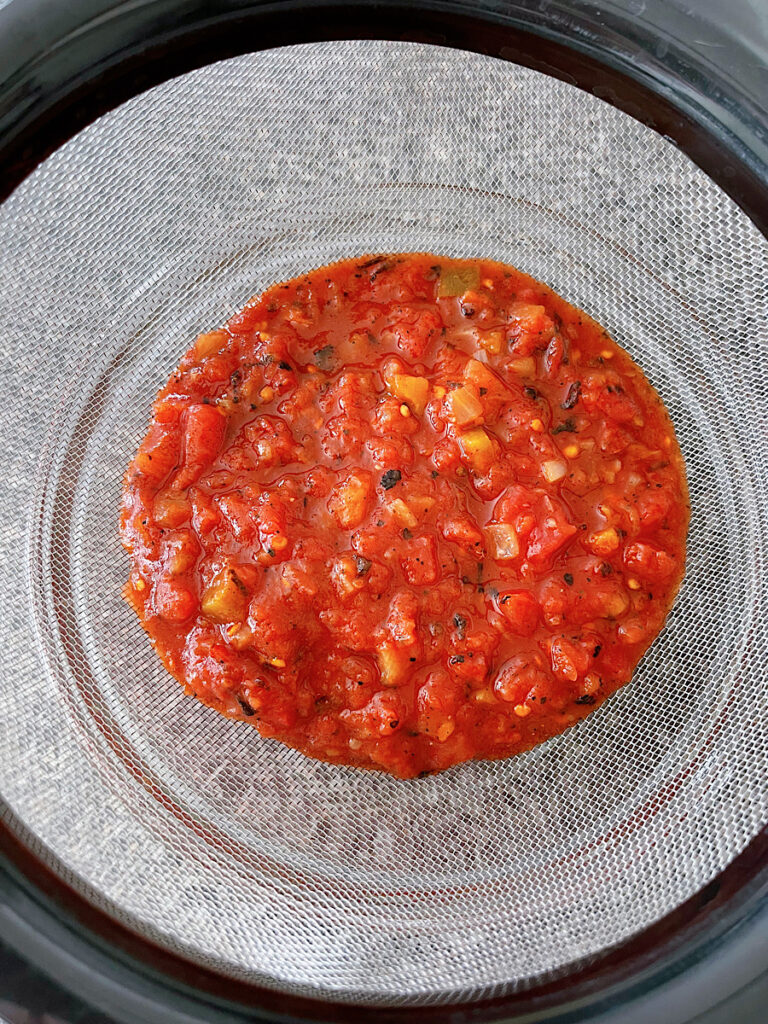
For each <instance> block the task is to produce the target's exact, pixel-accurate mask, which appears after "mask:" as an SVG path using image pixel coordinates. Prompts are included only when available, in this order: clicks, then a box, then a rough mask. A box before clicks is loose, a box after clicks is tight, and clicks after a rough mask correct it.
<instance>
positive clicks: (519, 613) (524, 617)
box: [498, 590, 540, 636]
mask: <svg viewBox="0 0 768 1024" xmlns="http://www.w3.org/2000/svg"><path fill="white" fill-rule="evenodd" d="M498 605H499V610H500V611H501V613H502V615H503V616H504V618H505V619H506V620H507V622H508V623H509V625H510V628H511V629H512V630H513V632H515V633H518V634H519V635H520V636H533V634H534V633H535V632H536V627H537V626H538V624H539V616H540V608H539V603H538V601H537V600H536V598H535V597H534V596H533V594H531V593H530V591H527V590H508V591H505V592H504V593H501V594H499V597H498Z"/></svg>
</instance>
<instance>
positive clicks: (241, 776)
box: [0, 42, 768, 1004]
mask: <svg viewBox="0 0 768 1024" xmlns="http://www.w3.org/2000/svg"><path fill="white" fill-rule="evenodd" d="M422 249H426V250H430V251H434V252H437V253H442V254H447V255H458V256H466V257H471V256H485V257H489V258H493V259H499V260H502V261H504V262H508V263H512V264H514V265H516V266H518V267H519V268H520V269H522V270H524V271H526V272H528V273H531V274H533V275H534V276H535V277H537V278H540V279H542V280H544V281H546V282H547V283H548V284H550V285H552V286H553V287H554V288H555V289H556V290H557V291H558V292H559V293H561V294H562V295H563V296H564V297H565V298H566V299H568V300H569V301H571V302H573V303H575V304H576V305H578V306H581V307H583V308H584V309H586V310H587V311H588V312H590V313H591V314H592V315H593V316H595V317H596V318H597V319H598V320H599V321H600V322H601V323H602V324H604V325H605V326H606V327H607V328H608V329H609V331H610V332H611V333H612V334H613V335H614V336H615V338H616V339H617V341H619V343H621V344H623V345H625V346H626V347H627V348H628V349H629V351H630V353H631V354H632V355H633V356H634V357H635V358H636V359H637V360H638V362H639V363H640V364H641V366H642V367H643V368H644V369H645V371H646V373H647V374H648V376H649V378H650V379H651V381H652V383H653V384H654V385H655V386H656V387H657V388H658V390H659V391H660V393H661V395H662V397H663V398H664V400H665V401H666V402H667V404H668V406H669V408H670V411H671V413H672V416H673V419H674V422H675V425H676V429H677V431H678V435H679V438H680V442H681V445H682V448H683V452H684V455H685V457H686V461H687V466H688V472H689V482H690V487H691V496H692V503H693V514H692V525H691V534H690V540H689V565H688V574H687V579H686V582H685V584H684V587H683V590H682V593H681V596H680V598H679V600H678V603H677V606H676V608H675V610H674V612H673V614H672V616H671V618H670V621H669V624H668V627H667V629H666V630H665V632H664V634H663V635H662V637H661V638H660V640H659V641H658V642H657V643H656V645H655V646H654V648H653V650H652V652H651V653H650V655H649V656H648V657H647V658H646V659H645V661H644V663H643V665H642V666H641V669H640V670H639V672H638V675H637V677H636V679H635V681H634V682H633V683H632V684H631V685H630V686H628V687H626V688H625V689H624V690H623V691H622V692H620V693H619V694H618V695H617V696H615V697H614V698H612V699H611V700H609V701H608V702H607V704H606V705H605V706H604V707H602V708H601V709H600V710H599V711H597V712H596V713H595V714H593V715H592V716H590V717H589V718H588V719H587V720H586V721H585V722H584V723H583V724H581V725H579V726H578V727H576V728H575V729H572V730H571V731H569V732H567V733H565V734H564V735H562V736H559V737H557V738H555V739H554V740H551V741H550V742H548V743H547V744H545V745H544V746H542V747H540V748H539V749H536V750H533V751H531V752H530V753H528V754H525V755H523V756H520V757H518V758H515V759H512V760H509V761H506V762H500V763H493V764H490V763H489V764H470V765H465V766H462V767H459V768H457V769H453V770H451V771H450V772H447V773H445V774H443V775H439V776H437V777H434V778H428V779H424V780H421V781H415V782H401V781H397V780H395V779H392V778H388V777H386V776H384V775H381V774H372V773H362V772H358V771H354V770H350V769H344V768H335V767H328V766H325V765H322V764H318V763H316V762H313V761H310V760H307V759H306V758H304V757H303V756H301V755H300V754H298V753H296V752H294V751H290V750H287V749H286V748H284V747H282V746H280V745H279V744H277V743H275V742H273V741H265V740H263V739H261V738H260V737H259V735H258V734H257V732H256V731H255V730H254V729H252V728H249V727H246V726H244V725H242V724H238V723H233V722H228V721H226V720H224V719H222V718H220V717H219V716H218V715H216V714H215V713H214V712H211V711H209V710H207V709H206V708H204V707H202V706H201V705H199V704H197V703H196V702H195V701H194V700H192V699H191V698H185V697H184V696H183V695H182V692H181V689H180V687H179V686H178V684H177V683H175V682H174V681H173V680H171V679H170V678H169V677H167V676H166V675H165V673H164V672H163V670H162V669H161V667H160V665H159V662H158V660H157V658H156V657H155V655H154V654H153V652H152V651H151V649H150V647H149V644H148V643H147V641H146V639H145V637H144V635H143V634H142V632H141V631H140V628H139V626H138V624H137V622H136V621H135V617H134V616H133V614H132V613H131V612H130V611H129V609H128V608H127V607H126V606H124V605H123V603H122V601H121V600H120V597H119V591H120V587H121V585H122V583H123V581H124V579H125V576H126V565H127V560H126V558H125V556H124V554H123V552H122V550H121V548H120V545H119V542H118V535H117V505H118V500H119V493H120V484H121V475H122V472H123V470H124V468H125V466H126V464H127V462H128V459H129V457H130V455H131V454H132V453H133V452H134V450H135V448H136V445H137V443H138V441H139V439H140V437H141V436H142V435H143V431H144V428H145V425H146V422H147V419H148V413H149V406H150V403H151V400H152V397H153V394H154V392H155V391H156V389H157V388H158V387H159V386H160V385H161V384H162V383H163V382H164V380H165V379H166V377H167V375H168V373H169V372H170V370H171V369H172V368H173V367H174V366H175V365H176V363H177V362H178V360H179V357H180V354H181V353H182V351H183V350H184V349H185V348H186V347H187V346H188V344H189V343H190V341H191V339H192V338H193V337H194V336H195V334H196V333H197V332H198V331H200V330H204V329H208V328H211V327H212V326H214V325H216V324H219V323H221V322H222V321H223V320H224V319H226V318H227V317H228V316H229V315H230V314H231V313H232V312H233V311H234V310H235V309H237V308H239V307H240V306H241V305H242V304H243V303H244V302H245V300H246V299H247V298H248V297H249V296H250V295H252V294H254V293H256V292H258V291H261V290H262V289H263V288H264V287H266V286H267V285H269V284H270V283H271V282H273V281H274V280H276V279H280V278H285V277H290V276H293V275H295V274H297V273H300V272H301V271H302V270H305V269H307V268H310V267H312V266H316V265H319V264H323V263H327V262H330V261H332V260H334V259H338V258H341V257H346V256H351V255H357V254H363V253H368V252H376V251H385V250H422ZM767 251H768V249H767V247H766V243H765V241H764V239H762V237H761V236H760V235H759V234H758V232H757V231H756V229H755V228H754V227H753V226H752V225H751V224H750V222H749V221H748V220H747V218H746V217H745V216H744V215H743V214H741V213H740V211H739V210H738V209H737V208H736V207H735V206H734V205H733V203H731V202H730V201H729V200H728V199H727V198H726V197H725V196H724V195H723V194H722V193H721V192H720V191H719V190H718V189H717V188H716V187H715V186H714V185H713V184H712V183H711V182H710V181H709V179H708V178H707V177H706V176H705V175H704V174H702V173H701V172H700V171H698V170H697V169H696V168H695V167H693V166H692V165H691V164H690V162H689V161H688V160H687V159H686V158H685V157H683V156H682V155H681V154H680V153H678V152H677V150H676V149H675V148H674V147H673V146H672V145H670V144H669V143H667V142H665V141H664V140H662V139H660V138H659V137H657V136H656V135H654V134H653V132H651V131H650V130H649V129H647V128H644V127H643V126H641V125H639V124H637V123H636V122H634V121H633V120H631V119H630V118H628V117H627V116H625V115H623V114H621V113H619V112H617V111H616V110H614V109H613V108H611V107H609V106H607V105H606V104H604V103H602V102H601V101H600V100H598V99H595V98H594V97H591V96H589V95H587V94H585V93H582V92H580V91H578V90H577V89H575V88H573V87H571V86H568V85H565V84H562V83H558V82H555V81H553V80H551V79H549V78H547V77H545V76H543V75H541V74H538V73H535V72H532V71H528V70H524V69H521V68H518V67H515V66H513V65H508V64H505V63H503V62H499V61H494V60H492V59H490V58H485V57H480V56H472V55H467V54H461V53H459V52H455V51H450V50H445V49H440V48H433V47H427V46H422V45H418V44H394V43H378V42H377V43H370V42H366V43H360V42H355V43H344V44H323V45H317V46H315V45H313V46H300V47H294V48H289V49H286V50H282V51H271V52H265V53H263V54H260V55H256V56H247V57H243V58H239V59H236V60H232V61H227V62H224V63H222V64H217V65H213V66H210V67H208V68H205V69H203V70H201V71H198V72H195V73H193V74H190V75H187V76H184V77H183V78H180V79H176V80H175V81H172V82H169V83H167V84H165V85H163V86H161V87H159V88H157V89H153V90H151V91H150V92H149V93H147V94H145V95H143V96H140V97H138V98H137V99H135V100H133V101H131V102H130V103H127V104H125V105H124V106H122V107H121V108H119V109H118V110H117V111H115V112H113V113H111V114H109V115H107V116H105V117H104V118H102V119H101V120H100V121H99V122H97V123H96V124H95V125H93V126H91V127H90V128H88V129H87V130H85V131H84V132H82V133H81V134H80V135H79V136H77V137H76V138H75V139H74V140H72V141H71V142H70V143H68V144H67V145H66V146H64V147H63V148H62V149H61V150H60V151H58V152H57V153H56V154H55V155H54V156H53V157H51V158H50V159H49V160H47V161H46V162H45V164H44V165H43V166H42V167H41V168H40V169H39V170H38V171H37V172H36V173H35V174H34V175H33V176H32V177H31V178H30V179H29V180H28V181H27V182H26V183H25V184H24V185H23V186H22V187H21V188H20V189H19V190H18V191H17V192H16V193H15V195H14V196H12V197H11V199H10V200H8V201H7V202H6V203H5V204H4V205H3V206H2V207H0V281H2V288H1V289H0V343H1V345H2V347H1V349H0V359H1V360H2V364H1V365H2V372H3V379H4V381H5V383H6V392H5V401H4V406H5V413H4V416H3V421H2V422H3V426H2V438H3V447H4V454H5V459H4V471H3V473H2V475H0V502H2V506H1V507H2V510H3V517H2V520H0V579H1V580H2V587H1V588H0V595H2V597H1V600H2V614H1V616H0V622H1V623H2V625H1V626H0V628H1V629H2V644H1V645H0V659H2V660H1V664H2V670H3V680H4V682H3V714H2V716H0V793H1V794H2V797H3V799H4V800H5V801H6V803H7V805H8V808H9V811H8V815H9V817H10V814H11V812H12V813H13V814H14V815H15V821H16V827H17V828H19V829H20V830H21V832H22V835H23V838H24V839H25V841H26V842H27V843H29V844H30V845H31V846H33V847H34V849H35V850H36V851H37V852H38V853H41V854H42V855H43V856H44V857H46V858H48V859H49V860H51V861H52V862H55V865H56V869H57V870H58V871H59V872H60V873H62V874H63V875H64V876H65V877H66V878H67V879H68V880H69V881H70V882H71V883H72V884H74V885H75V886H76V887H78V888H79V889H80V890H81V891H82V892H84V893H85V894H86V895H87V896H88V898H89V899H91V900H92V901H93V902H94V903H96V904H97V905H99V906H101V907H103V908H105V909H107V910H108V911H109V912H110V913H112V914H113V915H115V916H116V917H117V918H119V919H120V920H122V921H124V922H126V923H128V924H129V925H130V926H131V927H133V928H135V929H137V930H139V931H141V932H142V933H144V934H146V935H148V936H149V937H150V938H152V939H154V940H155V941H158V942H160V943H163V944H165V945H166V946H168V947H170V948H171V949H173V950H176V951H179V952H182V953H184V954H185V955H187V956H189V957H191V958H193V959H194V960H196V961H198V962H199V963H201V964H206V965H209V966H212V967H215V968H217V969H219V970H221V971H223V972H225V973H228V974H230V975H232V976H235V977H239V978H244V979H252V980H255V981H258V982H260V983H261V984H266V985H270V986H275V987H278V988H282V989H285V990H288V991H293V992H304V993H309V994H320V995H325V996H333V997H335V998H340V999H348V1000H351V999H359V1000H363V1001H366V1002H370V1003H382V1004H397V1003H403V1002H413V1001H422V1002H437V1001H440V1000H445V999H448V998H456V997H462V998H471V997H473V996H476V995H480V994H483V995H492V994H497V993H500V992H501V991H504V990H508V989H511V988H514V987H516V986H523V985H525V984H529V983H530V982H531V980H533V979H537V978H540V977H541V976H543V975H551V974H552V973H554V972H557V971H560V970H562V969H563V968H564V966H565V965H567V964H569V963H572V962H574V961H579V960H580V959H582V958H584V957H589V956H592V955H595V954H597V953H599V952H601V951H603V950H605V949H606V948H607V947H610V946H613V945H615V944H616V943H619V942H621V941H622V940H624V939H626V938H627V937H628V936H630V935H632V934H633V933H635V932H637V931H638V930H639V929H641V928H643V927H645V926H647V925H649V924H651V923H652V922H654V921H655V920H657V919H658V918H659V917H660V916H662V915H663V914H665V913H666V912H668V911H669V910H671V909H672V908H673V907H675V906H676V905H678V904H679V903H680V902H681V901H682V900H684V899H686V898H687V897H688V896H690V895H692V894H693V893H694V892H695V891H696V890H697V889H699V888H700V887H701V886H702V885H703V884H705V883H706V882H707V881H708V880H709V879H710V878H711V877H712V876H713V875H714V874H715V873H716V872H717V871H719V870H720V869H721V868H723V867H724V866H725V865H726V864H727V863H728V862H729V861H730V860H731V859H732V858H733V857H734V856H735V855H736V854H737V853H738V852H739V850H741V849H742V848H743V847H744V846H745V844H746V843H747V842H748V841H749V839H750V838H751V837H752V836H753V835H754V834H755V833H756V832H757V831H758V829H759V828H760V827H762V826H763V825H764V824H765V822H766V819H767V818H768V801H767V799H766V790H767V789H768V783H767V781H766V780H767V779H768V773H767V772H766V760H767V759H766V753H767V752H768V735H767V733H766V724H765V723H766V714H765V686H764V679H765V672H766V660H767V658H766V655H767V652H768V627H767V626H766V618H765V610H764V608H763V601H764V598H763V589H764V584H763V581H764V578H765V542H766V536H767V534H768V524H767V523H766V512H767V508H766V494H768V480H767V479H766V476H767V474H766V457H765V451H766V444H767V443H768V436H767V432H766V427H765V424H766V423H768V415H767V410H766V394H767V393H768V374H767V373H766V369H765V364H764V361H762V355H763V353H762V350H761V338H763V339H764V334H763V332H764V324H765V322H766V314H767V313H768V310H766V292H765V281H766V279H767V277H768V275H767V274H766V270H767V269H768V267H767V266H766V263H767V261H766V255H767Z"/></svg>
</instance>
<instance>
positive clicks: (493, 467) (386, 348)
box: [121, 254, 688, 778]
mask: <svg viewBox="0 0 768 1024" xmlns="http://www.w3.org/2000/svg"><path fill="white" fill-rule="evenodd" d="M687 523H688V507H687V491H686V483H685V473H684V467H683V462H682V457H681V455H680V450H679V448H678V446H677V442H676V439H675V436H674V432H673V429H672V425H671V423H670V420H669V417H668V415H667V412H666V410H665V409H664V407H663V405H662V404H661V403H660V401H659V399H658V396H657V395H656V393H655V392H654V391H653V389H652V388H651V386H650V384H649V383H648V381H647V380H646V379H645V377H644V376H643V374H642V372H641V371H640V369H639V368H638V367H637V366H636V365H635V363H633V362H632V360H631V359H630V358H629V356H628V355H627V354H626V353H625V352H624V351H622V350H621V349H620V348H619V347H618V346H617V345H616V344H615V343H614V342H613V341H612V340H611V339H610V338H609V337H608V336H607V335H606V334H605V332H604V331H603V330H602V329H601V328H600V327H599V326H598V325H597V324H595V323H594V322H593V321H591V320H590V319H589V317H587V316H586V315H585V314H583V313H580V312H579V311H578V310H576V309H574V308H573V307H572V306H569V305H568V304H567V303H566V302H564V301H563V300H562V299H560V298H558V296H556V295H555V294H554V293H552V292H551V291H550V290H549V289H548V288H546V287H545V286H544V285H541V284H538V283H537V282H535V281H533V280H532V279H531V278H529V277H526V275H524V274H521V273H520V272H519V271H517V270H514V269H513V268H511V267H503V266H501V265H499V264H496V263H492V262H489V261H484V260H481V261H460V260H459V261H457V260H446V259H441V258H439V257H436V256H430V255H427V254H421V255H400V256H378V257H373V258H370V259H362V260H350V261H346V262H342V263H338V264H335V265H334V266H332V267H325V268H321V269H319V270H317V271H313V272H312V273H310V274H308V275H305V276H304V277H302V278H299V279H296V280H293V281H288V282H285V283H283V284H281V285H276V286H274V287H273V288H270V289H269V290H268V291H267V292H265V293H264V295H262V296H259V297H257V298H256V299H254V300H252V301H251V302H250V303H249V304H248V306H247V307H246V308H245V309H244V310H243V311H242V312H240V313H238V314H237V315H235V316H234V317H233V318H232V319H231V320H230V322H229V323H228V325H227V326H226V328H225V329H222V330H216V331H209V332H206V333H204V334H202V335H200V337H199V338H198V339H197V341H196V342H195V343H194V344H193V345H191V347H190V348H189V351H188V352H187V354H186V355H185V356H184V357H183V359H182V360H181V364H180V366H179V368H178V370H177V371H175V372H174V374H173V376H172V378H171V380H170V381H169V383H168V384H167V386H166V387H165V388H164V389H163V390H162V391H161V392H160V394H159V395H158V397H157V401H156V403H155V406H154V409H153V414H152V421H151V423H150V424H149V427H148V430H147V434H146V437H145V438H144V440H143V442H142V444H141V446H140V448H139V450H138V452H137V454H136V456H135V458H134V459H133V461H132V462H131V465H130V466H129V468H128V472H127V473H126V478H125V490H124V496H123V504H122V512H121V529H122V537H123V542H124V544H125V547H126V548H127V550H128V551H129V552H130V556H131V572H130V578H129V582H128V583H127V584H126V588H125V596H126V599H127V600H128V601H129V603H130V605H131V607H132V608H133V609H134V610H135V611H136V613H137V615H138V616H139V619H140V620H141V622H142V624H143V626H144V628H145V630H146V631H147V633H148V634H149V636H150V637H151V639H152V641H153V643H154V645H155V648H156V650H157V652H158V654H159V655H160V657H161V658H162V659H163V662H164V663H165V665H166V666H167V668H168V669H169V671H170V672H171V673H172V674H173V675H174V676H175V677H176V678H177V679H178V680H179V681H180V682H181V683H182V684H183V685H184V687H185V689H186V690H187V692H189V693H194V694H195V695H196V696H197V697H198V698H199V699H200V700H202V701H203V702H205V703H206V704H208V705H209V706H210V707H212V708H215V709H216V710H217V711H219V712H221V713H223V714H225V715H227V716H229V717H232V718H237V719H241V720H243V721H245V722H250V723H252V724H253V725H255V726H256V727H257V728H258V729H259V730H260V732H261V733H262V734H263V735H264V736H269V737H276V738H277V739H279V740H281V741H282V742H284V743H286V744H289V745H290V746H292V747H295V748H297V749H299V750H301V751H303V752H305V753H306V754H308V755H311V756H312V757H316V758H321V759H324V760H326V761H330V762H333V763H337V764H349V765H357V766H360V767H367V768H378V769H380V770H384V771H387V772H391V773H392V774H394V775H397V776H400V777H403V778H411V777H414V776H417V775H420V774H422V773H426V772H432V771H441V770H443V769H445V768H448V767H450V766H451V765H455V764H458V763H459V762H461V761H466V760H468V759H470V758H498V757H508V756H510V755H512V754H515V753H517V752H518V751H521V750H525V749H526V748H528V747H531V746H533V745H534V744H536V743H539V742H541V741H542V740H545V739H547V738H548V737H549V736H552V735H554V734H555V733H558V732H560V731H562V730H563V729H564V728H565V727H566V726H567V724H568V723H570V722H573V721H575V720H577V719H579V718H583V717H584V716H585V715H586V714H588V713H589V712H590V711H591V710H593V709H594V708H595V707H597V706H598V705H599V704H600V703H601V702H602V701H603V700H604V699H605V698H606V697H607V696H608V695H610V694H611V693H612V692H613V691H614V690H616V689H617V688H618V687H619V686H621V685H623V684H624V683H626V682H627V681H628V680H629V679H630V678H631V676H632V673H633V671H634V668H635V666H636V665H637V662H638V660H639V659H640V658H641V657H642V655H643V653H644V652H645V650H646V649H647V647H648V645H649V644H650V643H651V642H652V640H653V639H654V637H655V636H656V634H657V633H658V632H659V630H660V629H661V627H662V625H663V623H664V619H665V616H666V614H667V612H668V611H669V608H670V607H671V604H672V601H673V600H674V597H675V594H676V592H677V589H678V586H679V584H680V581H681V578H682V573H683V565H684V560H685V535H686V529H687Z"/></svg>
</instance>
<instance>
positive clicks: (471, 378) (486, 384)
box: [464, 359, 499, 388]
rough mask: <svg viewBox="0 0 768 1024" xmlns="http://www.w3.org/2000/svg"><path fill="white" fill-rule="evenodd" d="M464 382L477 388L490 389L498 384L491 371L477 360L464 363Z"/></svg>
mask: <svg viewBox="0 0 768 1024" xmlns="http://www.w3.org/2000/svg"><path fill="white" fill-rule="evenodd" d="M464 380H466V381H467V382H468V383H469V384H474V385H475V387H477V388H492V387H493V386H494V385H498V383H499V382H498V378H497V377H496V375H495V374H494V372H493V370H491V369H490V368H489V367H488V366H486V365H485V364H484V363H481V362H480V361H479V360H477V359H468V360H467V362H466V363H465V365H464Z"/></svg>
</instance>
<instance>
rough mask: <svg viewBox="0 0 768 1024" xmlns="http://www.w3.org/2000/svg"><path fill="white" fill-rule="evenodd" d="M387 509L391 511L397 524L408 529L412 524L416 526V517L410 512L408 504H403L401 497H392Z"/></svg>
mask: <svg viewBox="0 0 768 1024" xmlns="http://www.w3.org/2000/svg"><path fill="white" fill-rule="evenodd" d="M389 511H390V512H391V513H392V515H393V517H394V519H395V522H396V523H397V524H398V526H401V527H403V526H404V527H408V529H410V528H411V527H412V526H416V524H417V523H418V519H417V518H416V516H415V515H414V514H413V512H411V510H410V509H409V508H408V506H407V505H406V504H405V502H404V501H403V499H402V498H394V499H393V500H392V501H390V503H389Z"/></svg>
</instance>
